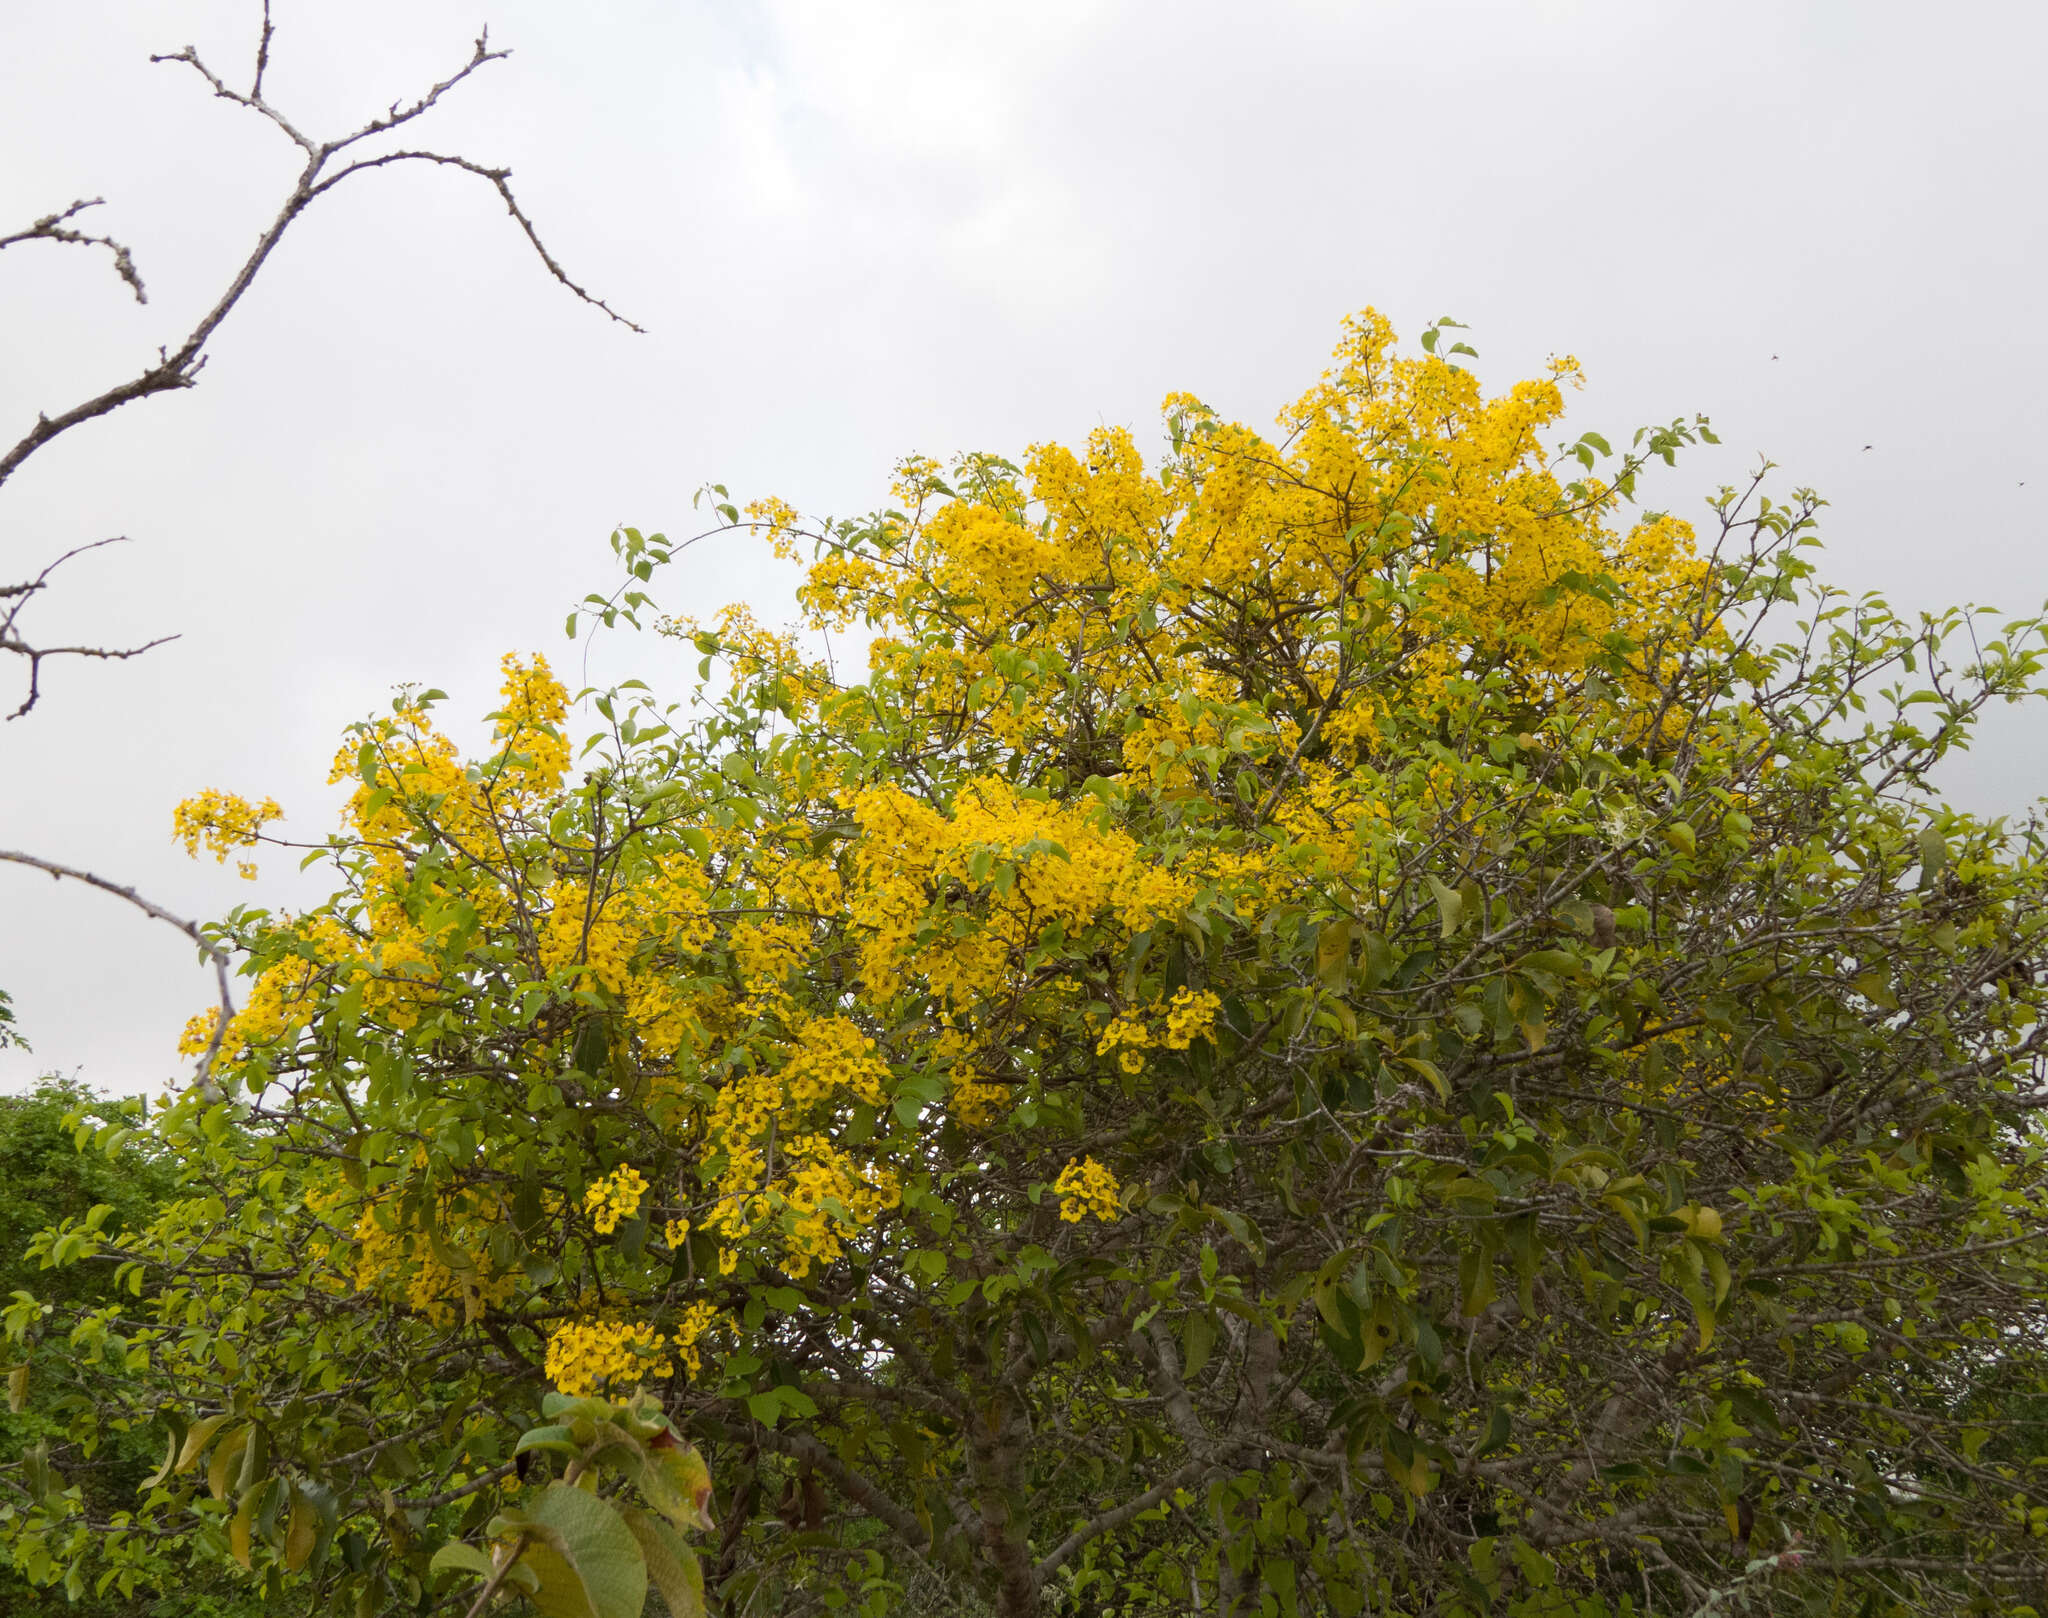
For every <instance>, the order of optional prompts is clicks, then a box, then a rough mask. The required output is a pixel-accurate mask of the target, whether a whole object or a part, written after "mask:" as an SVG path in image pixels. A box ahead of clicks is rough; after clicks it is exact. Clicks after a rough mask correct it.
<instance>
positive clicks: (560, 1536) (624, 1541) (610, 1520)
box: [507, 1483, 647, 1618]
mask: <svg viewBox="0 0 2048 1618" xmlns="http://www.w3.org/2000/svg"><path fill="white" fill-rule="evenodd" d="M507 1515H508V1516H510V1514H509V1513H508V1514H507ZM524 1518H525V1523H526V1526H528V1527H529V1528H530V1529H534V1530H538V1532H537V1533H536V1535H535V1538H534V1541H533V1542H532V1543H531V1544H529V1545H528V1546H527V1548H526V1550H525V1552H524V1554H523V1557H522V1560H523V1561H524V1562H525V1563H526V1565H527V1566H529V1567H531V1568H532V1569H533V1572H534V1575H535V1577H537V1578H538V1579H539V1580H540V1588H539V1589H538V1590H537V1591H536V1592H535V1593H534V1597H533V1604H534V1605H535V1606H536V1607H537V1608H539V1609H540V1611H541V1612H542V1613H543V1614H544V1615H545V1618H640V1609H641V1607H642V1606H643V1605H644V1604H645V1602H646V1599H647V1563H646V1560H645V1558H643V1557H642V1556H641V1554H640V1542H639V1541H638V1540H636V1539H635V1538H634V1537H633V1535H632V1532H631V1531H630V1530H629V1529H628V1528H627V1527H626V1525H625V1523H624V1522H622V1521H621V1520H620V1518H619V1514H618V1512H617V1511H616V1510H614V1509H613V1507H612V1506H611V1504H610V1503H609V1502H607V1501H604V1500H600V1499H598V1498H597V1496H595V1495H592V1494H585V1493H584V1492H583V1491H582V1490H581V1489H579V1488H576V1487H575V1486H574V1485H572V1484H567V1483H551V1484H549V1485H548V1486H547V1488H545V1489H543V1490H542V1491H541V1493H540V1496H539V1498H537V1499H536V1500H535V1501H534V1502H533V1504H532V1506H531V1507H530V1508H529V1509H528V1510H527V1512H526V1513H524Z"/></svg>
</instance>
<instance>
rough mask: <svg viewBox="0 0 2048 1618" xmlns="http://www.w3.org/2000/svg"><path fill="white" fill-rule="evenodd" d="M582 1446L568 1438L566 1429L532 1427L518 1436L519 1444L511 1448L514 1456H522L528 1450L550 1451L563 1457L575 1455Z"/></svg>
mask: <svg viewBox="0 0 2048 1618" xmlns="http://www.w3.org/2000/svg"><path fill="white" fill-rule="evenodd" d="M582 1448H583V1446H582V1445H581V1444H579V1443H577V1442H576V1440H575V1439H574V1438H572V1437H571V1436H570V1433H569V1429H568V1428H567V1427H532V1428H529V1429H528V1430H527V1431H525V1432H523V1433H521V1434H520V1435H519V1442H518V1443H516V1444H514V1445H513V1446H512V1453H513V1454H514V1455H524V1454H525V1453H526V1452H527V1451H528V1450H530V1449H551V1450H555V1451H558V1452H559V1453H561V1454H563V1455H575V1454H578V1453H580V1452H581V1450H582Z"/></svg>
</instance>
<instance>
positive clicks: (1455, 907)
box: [1423, 876, 1465, 938]
mask: <svg viewBox="0 0 2048 1618" xmlns="http://www.w3.org/2000/svg"><path fill="white" fill-rule="evenodd" d="M1423 881H1425V882H1427V883H1428V884H1429V891H1430V892H1431V893H1432V894H1433V895H1434V896H1435V898H1436V908H1437V914H1438V916H1439V918H1440V919H1441V921H1442V924H1443V936H1444V937H1445V938H1449V937H1450V936H1451V934H1453V933H1455V932H1456V931H1457V930H1458V926H1459V924H1460V922H1462V921H1463V919H1464V915H1465V900H1464V897H1463V896H1462V895H1461V894H1459V893H1457V892H1456V891H1455V890H1453V889H1451V888H1447V887H1445V886H1444V885H1443V884H1442V883H1441V882H1439V881H1438V880H1437V879H1436V878H1435V877H1433V876H1425V877H1424V878H1423Z"/></svg>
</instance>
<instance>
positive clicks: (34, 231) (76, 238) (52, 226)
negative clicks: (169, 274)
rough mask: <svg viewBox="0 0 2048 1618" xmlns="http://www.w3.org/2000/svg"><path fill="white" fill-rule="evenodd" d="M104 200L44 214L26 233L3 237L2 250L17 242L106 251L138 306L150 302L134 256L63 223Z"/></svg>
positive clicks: (107, 239)
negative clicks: (94, 248)
mask: <svg viewBox="0 0 2048 1618" xmlns="http://www.w3.org/2000/svg"><path fill="white" fill-rule="evenodd" d="M105 202H106V198H104V197H87V198H85V199H84V200H83V201H80V202H74V203H72V205H71V206H70V207H68V208H66V209H65V210H64V211H63V212H62V213H51V214H44V215H43V217H42V218H40V219H38V220H37V221H36V222H35V223H34V224H32V225H30V226H29V227H28V229H26V230H17V231H16V232H15V233H14V234H13V235H12V236H0V248H5V247H12V246H14V245H15V244H16V243H17V242H71V243H73V244H75V245H77V246H80V247H104V248H105V249H106V250H107V251H108V252H110V253H112V254H113V255H114V273H115V274H116V275H118V276H119V277H120V278H121V279H122V280H124V281H126V282H127V283H128V286H129V288H130V290H132V291H133V292H134V294H135V301H136V302H137V303H147V302H149V294H148V292H146V291H144V290H143V286H142V272H141V271H140V270H138V269H136V267H135V255H134V254H132V253H131V252H129V251H128V249H127V248H126V247H124V246H123V245H122V244H121V243H119V242H117V241H115V240H114V238H113V237H111V236H88V235H87V234H86V233H85V232H84V231H82V230H72V229H71V228H70V227H69V226H67V225H66V224H65V223H64V221H65V220H67V219H71V218H74V217H76V216H77V215H79V214H81V213H83V212H85V210H86V209H88V208H98V207H102V206H104V205H105Z"/></svg>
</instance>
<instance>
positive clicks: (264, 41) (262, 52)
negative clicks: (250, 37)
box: [249, 0, 276, 101]
mask: <svg viewBox="0 0 2048 1618" xmlns="http://www.w3.org/2000/svg"><path fill="white" fill-rule="evenodd" d="M275 32H276V30H275V29H274V28H272V27H271V25H270V0H263V33H262V35H261V36H260V37H259V38H258V39H257V41H256V77H255V78H254V79H253V80H252V81H251V82H250V85H249V97H250V99H251V100H254V101H261V100H262V99H263V71H264V69H265V68H267V67H269V66H270V36H271V35H272V34H273V33H275Z"/></svg>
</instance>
